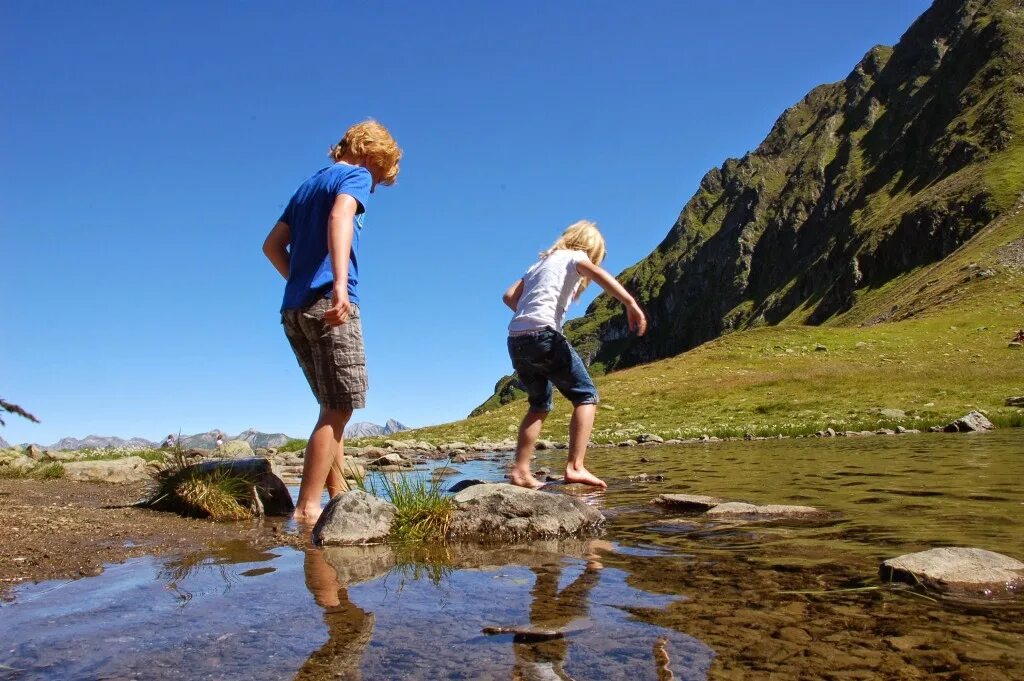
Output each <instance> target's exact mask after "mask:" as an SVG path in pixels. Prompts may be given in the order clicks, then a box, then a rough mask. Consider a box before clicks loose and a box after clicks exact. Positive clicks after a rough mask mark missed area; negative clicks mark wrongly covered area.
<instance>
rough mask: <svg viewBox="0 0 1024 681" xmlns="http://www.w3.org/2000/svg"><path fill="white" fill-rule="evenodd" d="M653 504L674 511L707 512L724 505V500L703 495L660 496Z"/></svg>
mask: <svg viewBox="0 0 1024 681" xmlns="http://www.w3.org/2000/svg"><path fill="white" fill-rule="evenodd" d="M654 503H656V504H661V505H662V506H666V507H668V508H671V509H672V510H674V511H707V510H708V509H711V508H714V507H715V506H718V505H719V504H724V503H726V500H725V499H719V498H718V497H709V496H705V495H703V494H661V495H659V496H658V497H657V498H656V499H655V500H654Z"/></svg>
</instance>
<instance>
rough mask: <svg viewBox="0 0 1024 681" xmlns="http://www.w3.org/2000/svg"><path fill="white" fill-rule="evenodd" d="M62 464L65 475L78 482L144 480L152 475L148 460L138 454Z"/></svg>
mask: <svg viewBox="0 0 1024 681" xmlns="http://www.w3.org/2000/svg"><path fill="white" fill-rule="evenodd" d="M61 465H62V466H63V467H64V477H65V478H67V479H68V480H75V481H77V482H113V483H121V482H143V481H146V480H149V479H150V478H151V477H152V476H151V475H150V469H149V467H148V466H147V465H146V460H145V459H143V458H141V457H138V456H126V457H124V458H121V459H104V460H101V461H71V462H68V463H64V464H61Z"/></svg>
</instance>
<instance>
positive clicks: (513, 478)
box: [508, 469, 544, 489]
mask: <svg viewBox="0 0 1024 681" xmlns="http://www.w3.org/2000/svg"><path fill="white" fill-rule="evenodd" d="M508 479H509V481H510V482H511V483H512V484H513V485H515V486H516V487H525V488H526V489H540V488H541V487H543V486H544V483H543V482H541V481H540V480H538V479H537V478H535V477H533V473H531V472H530V471H525V472H524V471H520V470H516V469H513V470H512V472H511V473H509V474H508Z"/></svg>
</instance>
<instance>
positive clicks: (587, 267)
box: [576, 259, 647, 336]
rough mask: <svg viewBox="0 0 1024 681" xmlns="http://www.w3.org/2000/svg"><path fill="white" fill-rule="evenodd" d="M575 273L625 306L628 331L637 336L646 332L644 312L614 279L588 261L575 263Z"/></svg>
mask: <svg viewBox="0 0 1024 681" xmlns="http://www.w3.org/2000/svg"><path fill="white" fill-rule="evenodd" d="M576 271H577V272H579V273H580V274H581V275H582V276H584V277H587V278H588V279H590V280H591V281H595V282H597V285H598V286H600V287H601V288H603V289H604V290H605V291H606V292H607V293H608V295H610V296H612V297H614V298H615V299H616V300H618V301H619V302H620V303H622V304H623V305H625V306H626V320H627V321H628V322H629V330H630V331H635V332H636V335H638V336H642V335H644V334H645V333H646V332H647V317H646V316H644V311H643V310H641V309H640V306H639V305H638V304H637V302H636V300H635V299H634V298H633V296H631V295H630V294H629V291H627V290H626V289H625V288H623V286H622V284H620V283H619V282H618V281H616V279H615V277H613V276H612V275H610V274H608V272H607V271H606V270H604V269H603V268H602V267H601V266H599V265H595V264H594V263H592V262H590V260H589V259H587V260H581V261H580V262H578V263H576Z"/></svg>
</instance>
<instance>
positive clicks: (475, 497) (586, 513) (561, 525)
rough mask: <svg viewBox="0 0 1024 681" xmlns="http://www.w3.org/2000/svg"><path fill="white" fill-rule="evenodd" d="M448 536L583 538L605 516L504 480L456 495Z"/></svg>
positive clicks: (565, 497)
mask: <svg viewBox="0 0 1024 681" xmlns="http://www.w3.org/2000/svg"><path fill="white" fill-rule="evenodd" d="M452 502H453V503H454V506H455V513H454V517H453V518H452V522H451V525H450V527H449V537H450V538H453V539H469V540H474V541H483V542H506V541H515V540H522V539H541V538H556V537H583V536H592V535H595V534H598V533H600V531H601V529H602V528H603V525H604V515H602V514H601V512H600V511H599V510H597V508H595V507H593V506H591V505H589V504H587V503H586V502H584V501H582V500H580V499H577V498H575V497H572V496H568V495H564V494H551V493H548V492H538V491H536V490H530V489H525V488H523V487H516V486H513V485H505V484H482V485H473V486H472V487H467V488H466V489H464V490H462V491H461V492H459V493H458V494H456V495H455V496H454V497H452Z"/></svg>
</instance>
